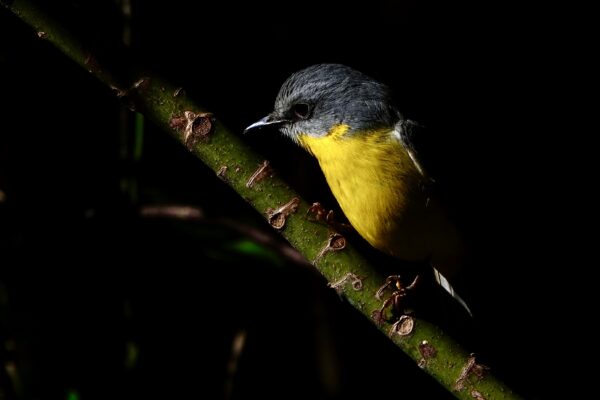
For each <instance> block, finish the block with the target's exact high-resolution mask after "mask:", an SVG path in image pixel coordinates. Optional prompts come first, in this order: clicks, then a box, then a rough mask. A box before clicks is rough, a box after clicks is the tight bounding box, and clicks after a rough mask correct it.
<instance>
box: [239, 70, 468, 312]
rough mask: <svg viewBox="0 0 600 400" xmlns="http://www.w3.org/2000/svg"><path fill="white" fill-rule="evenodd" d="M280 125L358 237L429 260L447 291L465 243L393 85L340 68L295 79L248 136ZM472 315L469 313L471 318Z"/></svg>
mask: <svg viewBox="0 0 600 400" xmlns="http://www.w3.org/2000/svg"><path fill="white" fill-rule="evenodd" d="M264 126H275V127H277V128H278V129H279V131H280V132H281V133H283V134H284V135H285V136H287V137H289V138H290V139H292V140H293V141H294V142H296V143H297V144H299V145H300V146H301V147H303V148H304V149H306V150H307V151H308V152H309V153H310V154H312V155H313V156H315V157H316V158H317V160H318V161H319V165H320V166H321V169H322V170H323V173H324V175H325V178H326V179H327V183H328V184H329V187H330V188H331V191H332V192H333V195H334V196H335V198H336V199H337V201H338V203H339V205H340V207H341V209H342V210H343V211H344V214H345V215H346V217H347V218H348V220H349V221H350V223H351V224H352V226H353V227H354V228H355V229H356V231H357V232H358V233H359V234H360V235H361V236H362V237H363V238H364V239H365V240H366V241H367V242H369V243H370V244H371V245H372V246H373V247H375V248H377V249H379V250H381V251H383V252H385V253H387V254H390V255H392V256H395V257H398V258H400V259H403V260H406V261H424V260H426V261H428V262H429V263H430V264H431V266H432V267H433V268H434V276H435V277H436V280H437V281H438V283H440V285H441V286H442V287H444V288H445V289H446V290H447V291H448V292H449V293H450V294H451V295H453V296H454V298H456V299H457V300H458V302H459V303H461V304H462V305H463V306H464V307H465V308H466V309H467V311H469V309H468V307H467V306H466V304H465V303H464V301H463V300H462V299H461V298H460V297H459V296H458V295H457V294H456V293H455V292H454V290H453V288H452V286H451V285H450V284H449V282H448V280H447V279H446V277H451V276H452V275H453V274H454V273H455V272H456V270H457V269H458V267H459V266H460V265H461V263H462V262H463V253H464V251H463V244H462V241H461V238H460V236H459V234H458V232H457V230H456V228H455V227H454V225H453V224H452V223H450V221H449V220H448V219H447V218H446V216H445V215H444V213H443V212H442V209H441V208H440V206H439V204H438V203H437V202H436V200H435V199H434V198H430V191H429V190H428V189H427V188H428V187H429V186H430V185H429V184H430V183H431V178H430V177H429V176H428V174H427V171H426V170H425V168H424V166H423V165H422V164H421V161H420V159H419V154H418V152H417V149H416V148H415V146H414V145H413V140H412V138H413V135H415V134H418V132H417V131H418V129H417V127H418V125H417V124H415V123H414V122H412V121H410V120H408V119H406V118H405V117H404V116H403V115H402V113H401V112H400V111H399V110H398V109H397V108H396V106H395V105H394V103H393V101H392V96H391V92H390V90H389V89H388V87H387V86H385V85H384V84H382V83H379V82H377V81H376V80H374V79H372V78H370V77H368V76H366V75H365V74H363V73H361V72H359V71H356V70H354V69H352V68H350V67H347V66H344V65H339V64H318V65H313V66H311V67H308V68H306V69H303V70H301V71H298V72H296V73H294V74H292V75H291V76H290V77H289V78H288V79H287V80H286V81H285V82H284V83H283V85H282V86H281V89H280V91H279V94H278V95H277V98H276V100H275V107H274V110H273V111H272V112H271V113H270V114H269V115H267V116H266V117H265V118H263V119H261V120H260V121H258V122H256V123H254V124H252V125H250V126H249V127H248V128H246V132H247V131H250V130H253V129H256V128H260V127H264ZM469 312H470V311H469Z"/></svg>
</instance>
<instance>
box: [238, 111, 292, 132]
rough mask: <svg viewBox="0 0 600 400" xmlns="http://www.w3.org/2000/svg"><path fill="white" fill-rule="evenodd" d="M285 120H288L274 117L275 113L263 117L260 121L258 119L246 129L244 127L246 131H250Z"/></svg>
mask: <svg viewBox="0 0 600 400" xmlns="http://www.w3.org/2000/svg"><path fill="white" fill-rule="evenodd" d="M283 122H286V121H285V120H281V119H277V118H275V117H273V115H270V114H269V115H267V116H266V117H264V118H263V119H261V120H260V121H256V122H255V123H253V124H251V125H249V126H248V127H247V128H246V129H244V133H248V132H250V131H252V130H254V129H257V128H262V127H263V126H268V125H277V124H281V123H283Z"/></svg>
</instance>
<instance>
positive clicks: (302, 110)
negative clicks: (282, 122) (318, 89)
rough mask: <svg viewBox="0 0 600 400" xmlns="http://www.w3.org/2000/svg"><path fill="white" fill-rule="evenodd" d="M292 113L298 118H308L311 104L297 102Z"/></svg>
mask: <svg viewBox="0 0 600 400" xmlns="http://www.w3.org/2000/svg"><path fill="white" fill-rule="evenodd" d="M292 113H293V114H294V116H295V117H296V118H299V119H306V118H308V117H309V116H310V106H309V105H308V104H306V103H296V104H294V105H293V106H292Z"/></svg>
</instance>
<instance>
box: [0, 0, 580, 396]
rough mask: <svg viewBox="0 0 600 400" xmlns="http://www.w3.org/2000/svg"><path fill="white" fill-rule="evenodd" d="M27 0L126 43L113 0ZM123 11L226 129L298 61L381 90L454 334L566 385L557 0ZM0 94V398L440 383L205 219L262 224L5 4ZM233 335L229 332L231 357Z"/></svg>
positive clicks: (85, 32)
mask: <svg viewBox="0 0 600 400" xmlns="http://www.w3.org/2000/svg"><path fill="white" fill-rule="evenodd" d="M46 7H48V12H50V13H52V14H54V15H56V17H57V18H59V19H60V20H62V21H64V23H66V24H68V26H70V27H71V29H72V30H73V32H75V33H76V34H77V35H79V36H81V37H87V38H88V39H90V40H93V41H96V42H99V43H102V44H103V45H104V46H105V47H106V48H112V47H114V48H117V47H118V46H119V43H120V42H121V40H122V39H121V37H122V33H123V29H124V24H125V22H124V19H123V17H122V14H121V8H120V6H119V4H118V3H117V2H105V1H85V2H84V1H55V2H53V4H52V6H51V7H49V6H46ZM132 10H133V11H132V19H131V21H130V24H131V25H130V27H131V32H132V40H131V45H130V51H131V53H132V54H133V55H134V57H133V59H135V60H136V61H137V62H139V63H142V64H145V65H148V66H151V68H152V69H153V70H154V71H156V72H157V73H159V74H161V75H162V76H164V77H165V78H166V79H168V80H170V81H171V82H174V83H175V84H177V85H181V86H183V87H184V88H185V90H186V93H187V94H189V95H191V96H192V97H193V98H195V99H196V100H198V102H199V103H200V104H203V105H204V106H205V107H206V108H207V109H208V110H211V111H212V112H214V113H215V114H216V116H217V117H218V118H219V119H220V120H221V121H223V122H224V123H225V124H226V125H227V126H228V127H229V128H230V129H231V130H232V131H234V132H241V131H242V130H243V128H244V127H245V126H246V125H248V124H249V123H251V122H253V121H255V120H257V119H258V118H260V117H262V116H264V115H265V114H266V113H268V112H269V111H270V109H271V107H272V104H273V100H274V97H275V95H276V94H277V91H278V88H279V86H280V85H281V83H282V82H283V80H284V79H285V78H286V77H287V76H288V75H289V74H290V73H292V72H294V71H296V70H298V69H300V68H303V67H305V66H308V65H311V64H313V63H318V62H338V63H344V64H348V65H350V66H352V67H354V68H357V69H360V70H362V71H363V72H365V73H367V74H369V75H371V76H373V77H375V78H377V79H379V80H381V81H383V82H386V83H387V84H388V85H389V86H391V87H392V88H393V90H394V91H395V93H396V95H397V97H398V99H399V103H400V104H399V106H400V108H401V110H403V111H404V112H405V114H406V115H407V116H408V117H410V118H412V119H414V120H417V121H419V122H420V123H422V124H423V125H424V126H426V127H427V129H428V132H429V133H428V135H429V136H428V148H429V152H428V153H427V154H428V155H429V157H428V158H429V160H428V161H429V164H430V165H431V168H432V170H433V171H435V176H436V180H437V186H438V189H437V190H438V191H439V193H440V195H441V196H442V197H443V198H444V199H445V201H446V203H447V205H448V209H449V210H450V213H451V215H452V216H453V217H454V219H455V220H456V221H458V224H459V225H460V226H461V228H462V229H463V231H464V232H465V236H466V237H467V238H468V239H469V240H470V244H471V246H472V249H473V251H474V255H475V256H474V259H475V260H476V261H475V262H474V263H473V265H470V266H469V268H467V270H466V271H465V273H464V275H465V276H464V281H465V282H464V287H465V290H466V297H467V298H468V299H469V303H470V305H471V306H472V308H473V311H474V314H475V319H474V321H471V322H470V323H469V324H468V329H466V330H467V332H466V333H464V335H465V336H464V337H459V338H458V339H459V340H461V341H464V342H466V343H467V345H468V348H469V349H473V351H475V352H477V354H478V355H479V356H480V357H481V358H480V359H481V360H482V362H484V363H485V364H487V365H489V366H490V367H491V368H492V371H494V373H495V374H496V375H498V376H500V377H502V378H503V379H505V380H506V381H507V382H508V383H509V385H510V386H511V387H514V388H515V389H516V390H517V391H519V392H521V393H523V394H524V395H525V396H526V397H527V398H543V397H546V396H549V395H551V394H556V393H557V391H559V390H563V389H565V390H566V389H568V390H572V389H573V386H572V382H571V381H570V380H569V379H567V378H566V377H565V374H566V373H567V371H568V370H571V369H572V365H571V364H570V363H569V362H558V361H556V360H558V359H561V357H564V356H570V355H572V354H574V355H577V354H578V353H580V350H579V348H578V347H577V346H571V345H569V344H568V337H569V335H568V333H570V329H569V327H568V326H563V324H565V323H566V322H565V320H564V319H565V318H571V315H572V311H573V308H572V307H570V306H569V307H567V306H566V304H567V303H568V302H569V300H570V298H571V293H572V292H574V290H573V286H572V282H573V280H574V279H573V277H572V276H570V273H569V271H573V273H574V274H576V273H577V271H576V268H573V266H574V265H577V264H575V262H574V260H573V258H572V257H571V255H572V254H573V253H574V252H573V251H572V250H571V249H572V248H573V246H572V244H573V243H574V242H575V239H574V238H573V230H572V229H570V228H568V222H569V220H570V219H573V216H572V208H571V207H570V205H568V203H567V200H569V198H570V196H568V195H567V193H569V192H570V190H571V186H573V185H575V184H574V182H573V181H572V179H571V177H572V175H573V173H572V171H571V170H569V169H568V168H567V165H568V164H570V163H571V160H569V159H568V158H567V156H566V154H569V153H572V150H573V148H572V146H573V145H572V142H571V143H570V142H569V141H568V140H567V136H568V135H567V134H566V133H565V131H564V130H562V129H559V128H558V120H559V117H563V116H564V114H565V109H564V108H563V107H562V104H563V103H565V100H567V102H568V99H565V97H564V96H563V94H562V89H563V87H564V86H568V84H569V79H570V78H569V76H570V74H569V73H567V72H566V70H564V69H563V68H562V64H560V62H564V61H565V60H568V59H569V54H568V52H567V50H565V47H559V46H560V45H561V44H564V41H565V40H566V39H565V35H564V32H563V30H564V29H565V26H564V25H561V24H558V23H556V19H555V18H554V17H553V15H554V16H556V11H557V10H549V9H547V8H546V6H544V7H541V6H540V7H536V6H533V5H530V6H527V7H525V6H523V5H514V4H508V3H505V2H495V3H489V2H486V3H485V5H482V4H466V3H463V4H450V3H449V4H442V5H440V4H434V3H432V2H428V1H427V2H417V1H413V0H410V1H403V2H398V3H396V2H391V1H371V2H368V3H365V4H360V5H352V4H349V3H348V2H343V1H332V2H311V1H305V2H290V3H280V4H272V5H270V4H267V3H262V2H261V3H259V2H247V3H244V4H240V5H233V4H229V3H224V2H219V3H218V2H192V3H190V2H185V1H171V2H169V3H168V4H167V3H165V2H142V1H133V2H132ZM558 11H560V10H558ZM566 48H568V46H566ZM0 99H1V101H2V105H1V111H0V116H1V117H2V119H1V120H0V191H1V192H0V193H1V196H2V197H0V340H1V341H2V349H1V350H0V361H2V363H3V364H4V368H3V369H2V372H0V395H2V396H5V397H6V398H66V397H69V396H70V397H69V398H74V397H75V398H76V397H79V396H80V397H81V398H107V397H110V398H121V397H122V398H143V397H148V396H164V397H169V398H172V397H174V396H185V397H192V396H195V397H206V398H215V397H216V398H219V397H223V396H224V393H229V395H230V396H232V397H233V398H251V397H252V396H260V397H277V398H290V397H292V398H295V397H309V396H310V397H314V398H342V397H344V396H349V395H350V396H360V395H362V396H367V397H368V398H377V397H382V396H386V397H389V396H394V397H396V396H398V397H405V398H424V397H431V398H449V397H450V396H449V395H448V394H447V393H446V392H445V391H444V390H443V389H441V388H440V387H439V386H438V385H437V384H436V383H435V381H433V380H432V379H431V378H429V377H428V376H427V375H425V374H424V373H423V372H421V371H420V370H419V369H418V368H417V367H416V366H415V365H414V363H413V362H412V361H411V360H410V359H408V358H407V357H406V356H405V355H404V354H403V353H402V352H401V351H400V350H398V349H397V348H395V347H394V346H393V345H392V344H391V343H389V341H388V340H387V339H386V338H385V337H384V336H383V335H381V334H380V333H378V332H376V331H375V330H374V329H372V327H371V326H370V323H369V322H368V321H366V319H364V318H363V317H361V316H360V315H358V313H356V312H355V311H353V310H352V309H351V308H350V307H349V306H348V305H347V304H345V303H344V302H343V301H340V299H339V298H338V297H337V296H336V295H335V293H334V292H333V291H332V290H328V289H326V287H325V282H324V280H323V279H322V278H321V277H320V276H318V275H317V274H316V273H315V272H314V271H312V270H311V269H310V268H307V267H306V266H305V265H303V264H298V263H294V262H291V261H289V260H287V259H285V258H284V257H282V256H281V255H279V254H278V253H277V252H275V251H273V250H269V249H264V248H261V247H260V246H257V245H255V244H253V242H252V241H251V240H250V239H248V238H247V237H245V236H244V235H241V234H240V233H239V232H238V231H237V230H236V229H232V228H231V227H230V226H229V225H228V224H227V223H224V222H223V220H227V221H229V223H231V222H232V221H233V223H234V225H240V226H245V227H251V228H252V229H254V230H258V231H259V232H264V233H267V234H268V235H272V236H273V240H275V241H277V240H278V239H277V237H276V236H275V235H274V234H273V233H272V232H271V230H270V229H269V227H268V226H266V224H265V223H264V222H263V221H262V219H261V218H260V216H258V214H257V213H256V212H255V211H253V210H252V209H250V208H249V207H248V206H247V205H246V204H245V203H244V202H243V201H242V200H241V199H239V198H238V197H237V196H236V195H235V193H233V192H232V191H231V190H230V189H229V188H227V187H224V185H223V183H222V182H221V181H220V180H218V179H217V178H216V177H215V174H214V173H213V172H212V171H209V170H208V169H207V168H206V167H204V166H203V165H202V164H201V163H200V162H199V161H198V160H196V159H195V158H194V157H193V156H192V155H191V154H190V153H189V152H188V151H187V150H186V149H185V148H184V147H183V146H181V145H179V144H178V143H177V142H175V141H174V140H173V139H172V138H170V137H169V136H168V135H166V134H165V133H164V132H162V131H160V130H159V129H157V128H156V127H154V126H153V125H152V124H151V123H149V122H148V121H146V124H145V132H144V139H143V141H144V142H143V152H142V156H141V159H140V160H134V159H133V158H134V157H133V156H132V147H133V144H132V143H133V139H132V135H133V128H132V126H133V124H132V119H133V117H132V114H131V113H130V112H129V111H127V110H126V108H124V107H123V106H122V105H121V103H120V102H119V101H118V99H116V98H115V97H114V96H113V94H112V93H111V92H110V90H108V89H107V88H106V87H104V86H103V85H102V84H100V83H98V82H97V81H96V80H95V79H94V78H93V77H92V76H91V75H89V74H88V73H87V72H86V71H85V70H83V69H81V68H80V67H78V66H77V65H75V64H74V63H72V62H71V61H70V60H69V59H67V58H66V57H64V56H63V55H62V54H61V53H60V52H58V51H57V50H56V49H55V48H53V47H52V45H51V44H49V43H47V42H45V41H43V40H40V39H38V37H37V36H36V34H35V32H34V31H33V30H32V29H31V28H29V27H28V26H26V25H25V24H24V23H22V22H21V21H20V20H18V18H16V17H15V16H14V15H12V14H11V13H10V12H9V11H7V10H6V9H4V8H1V9H0ZM567 117H568V115H567ZM245 140H247V141H248V142H249V143H250V144H251V145H252V146H254V147H255V148H256V149H257V150H258V151H260V152H262V153H263V154H264V155H265V157H266V158H268V159H270V160H272V162H273V164H274V166H275V168H276V170H277V171H278V173H280V174H282V175H283V176H284V177H285V178H286V179H288V180H289V181H290V183H291V184H292V185H293V186H294V187H295V188H297V189H298V190H299V191H300V192H301V193H303V194H304V195H305V197H306V198H307V200H309V201H321V202H323V203H325V204H326V205H327V206H328V207H329V208H334V207H335V203H334V201H333V200H332V198H331V195H330V194H329V193H328V191H327V188H326V185H325V183H324V180H323V177H322V175H321V174H320V171H319V169H318V166H317V165H316V164H315V162H314V161H313V160H311V159H310V158H309V157H308V156H306V155H305V154H304V153H303V152H302V151H301V150H300V149H298V148H296V147H295V146H294V145H293V144H291V143H289V142H288V141H286V140H285V139H283V138H280V137H279V136H278V135H277V134H276V133H275V132H269V131H264V132H262V133H259V134H257V135H255V136H252V137H247V138H245ZM150 204H186V205H193V206H196V207H199V208H201V209H202V210H203V213H204V215H205V217H206V218H205V221H203V222H187V223H186V222H174V221H168V220H152V219H150V220H149V219H143V218H140V217H139V209H140V207H143V206H145V205H150ZM575 286H577V285H575ZM565 310H567V311H566V312H565ZM567 325H568V324H567ZM239 332H245V334H246V346H245V348H244V351H243V353H242V355H241V358H240V360H239V363H238V365H237V368H236V370H235V373H234V374H233V375H232V374H229V375H228V373H227V363H228V362H229V359H230V357H231V343H232V340H233V337H234V336H235V335H236V334H239ZM132 349H137V350H132ZM132 352H134V353H136V354H138V356H137V357H134V358H133V359H134V361H132V357H131V354H132ZM128 354H129V355H130V356H129V358H128ZM127 360H129V361H127ZM227 385H229V388H230V389H231V388H232V389H231V390H230V392H227V391H226V389H225V387H227ZM576 386H578V387H580V386H581V385H580V384H578V385H576ZM2 396H0V397H2Z"/></svg>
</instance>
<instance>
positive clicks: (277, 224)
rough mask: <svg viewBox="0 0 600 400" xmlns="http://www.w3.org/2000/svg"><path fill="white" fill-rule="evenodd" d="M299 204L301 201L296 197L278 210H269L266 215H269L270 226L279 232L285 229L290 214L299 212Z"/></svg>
mask: <svg viewBox="0 0 600 400" xmlns="http://www.w3.org/2000/svg"><path fill="white" fill-rule="evenodd" d="M299 204H300V199H299V198H297V197H294V198H293V199H291V200H290V201H288V202H287V203H285V204H284V205H282V206H281V207H279V208H276V209H273V208H267V211H266V214H267V220H268V221H269V224H270V225H271V226H272V227H273V228H275V229H278V230H281V229H283V228H284V226H285V222H286V220H287V217H288V216H289V215H290V214H293V213H295V212H296V211H298V205H299Z"/></svg>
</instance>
